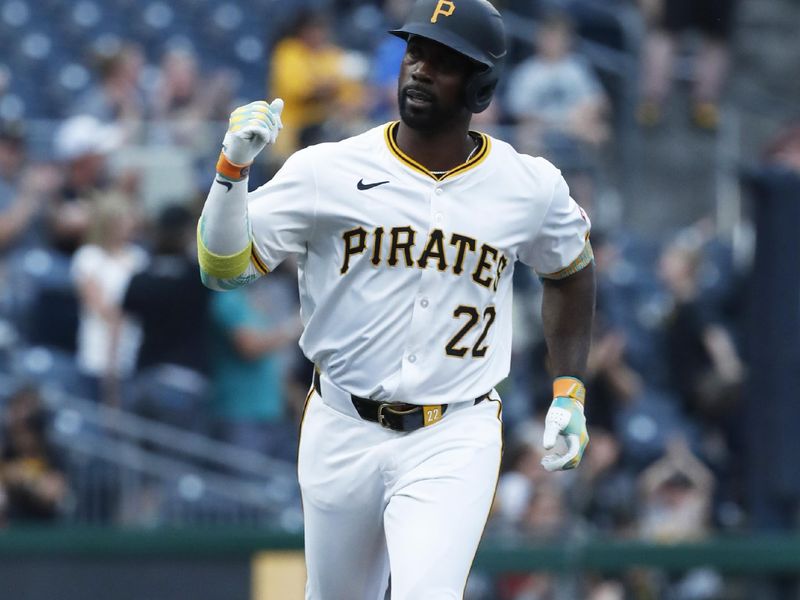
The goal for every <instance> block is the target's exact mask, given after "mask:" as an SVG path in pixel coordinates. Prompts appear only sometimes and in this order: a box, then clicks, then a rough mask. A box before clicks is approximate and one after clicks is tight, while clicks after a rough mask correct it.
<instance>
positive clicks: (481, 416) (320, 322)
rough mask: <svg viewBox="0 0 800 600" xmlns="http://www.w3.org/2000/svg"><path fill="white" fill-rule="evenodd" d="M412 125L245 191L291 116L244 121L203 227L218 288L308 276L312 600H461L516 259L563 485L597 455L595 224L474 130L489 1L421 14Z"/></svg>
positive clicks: (491, 440)
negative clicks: (541, 357) (539, 325)
mask: <svg viewBox="0 0 800 600" xmlns="http://www.w3.org/2000/svg"><path fill="white" fill-rule="evenodd" d="M391 33H393V34H394V35H397V36H400V37H401V38H404V39H405V40H407V49H406V53H405V56H404V58H403V61H402V65H401V72H400V78H399V83H398V102H399V110H400V116H401V118H400V121H399V122H393V123H387V124H385V125H381V126H379V127H376V128H374V129H372V130H370V131H367V132H366V133H363V134H361V135H358V136H356V137H353V138H350V139H347V140H344V141H341V142H338V143H332V144H320V145H317V146H312V147H309V148H306V149H304V150H301V151H299V152H297V153H295V154H294V155H292V156H291V157H290V158H289V159H288V160H287V161H286V163H285V164H284V165H283V167H282V168H281V169H280V171H279V172H278V173H277V174H276V175H275V177H274V178H273V179H272V180H271V181H270V182H268V183H267V184H266V185H264V186H262V187H260V188H258V189H257V190H255V191H253V192H250V193H248V184H247V173H248V166H249V165H250V164H251V163H252V161H253V159H254V158H255V157H256V155H257V154H258V153H259V152H260V151H261V150H262V148H264V146H265V145H266V144H270V143H273V142H274V141H275V139H276V137H277V136H278V134H279V132H280V129H281V127H282V125H281V119H280V114H281V109H282V108H283V102H282V101H281V100H280V99H276V100H274V101H273V102H272V103H270V104H267V103H266V102H253V103H252V104H248V105H247V106H243V107H240V108H238V109H236V110H235V111H234V112H233V114H232V116H231V119H230V127H229V129H228V132H227V134H226V135H225V139H224V141H223V146H222V153H221V154H220V157H219V161H218V163H217V174H216V177H215V180H214V183H213V184H212V186H211V190H210V192H209V194H208V198H207V200H206V204H205V207H204V209H203V214H202V217H201V219H200V223H199V226H198V247H199V253H200V264H201V270H202V277H203V281H204V282H205V283H206V284H207V285H208V286H210V287H212V288H214V289H217V290H225V289H230V288H232V287H236V286H240V285H244V284H246V283H248V282H249V281H252V280H253V279H255V278H257V277H260V276H263V275H266V274H268V273H269V272H270V271H271V270H272V269H275V268H276V267H277V266H278V264H279V263H280V262H281V261H283V260H284V259H285V258H287V257H288V256H293V257H294V258H295V259H296V261H297V264H298V274H299V286H300V301H301V317H302V320H303V323H304V325H305V330H304V333H303V335H302V337H301V339H300V346H301V348H302V349H303V351H304V353H305V355H306V356H307V357H308V358H309V360H311V361H312V362H313V363H314V364H315V365H316V370H315V373H314V378H313V385H312V386H311V390H310V392H309V396H308V400H307V403H306V409H305V412H304V416H303V421H302V424H301V441H300V448H299V457H298V474H299V481H300V487H301V491H302V498H303V509H304V519H305V550H306V565H307V571H308V581H307V585H306V598H307V599H313V600H320V599H321V600H362V599H364V600H380V599H382V598H383V597H384V594H385V592H386V589H387V586H388V581H389V575H390V573H391V594H392V598H393V599H394V600H445V599H455V598H461V597H462V595H463V590H464V586H465V583H466V580H467V575H468V573H469V570H470V567H471V564H472V560H473V558H474V555H475V552H476V549H477V547H478V542H479V540H480V538H481V535H482V532H483V528H484V525H485V523H486V519H487V517H488V514H489V510H490V507H491V504H492V498H493V496H494V491H495V487H496V483H497V477H498V469H499V466H500V456H501V452H502V424H501V404H500V398H499V397H498V395H497V393H496V391H495V390H494V387H495V385H496V384H497V383H498V382H499V381H501V380H502V379H503V378H504V377H505V376H506V375H507V373H508V371H509V363H510V353H511V298H512V279H513V277H512V276H513V272H514V269H515V268H516V264H517V261H519V262H521V263H523V264H524V265H526V266H528V267H532V268H533V269H535V271H536V272H537V273H538V274H539V276H540V277H541V278H542V280H543V282H544V284H543V285H544V301H543V307H542V314H543V321H544V331H545V337H546V341H547V344H548V349H549V360H550V365H551V368H552V371H553V373H554V375H555V380H554V382H553V396H554V399H553V403H552V406H551V408H550V410H549V411H548V413H547V417H546V429H545V434H544V440H543V443H544V447H545V448H547V449H553V448H554V447H555V446H556V442H557V439H559V438H562V439H563V440H564V441H565V442H566V444H562V452H561V453H558V452H555V451H554V452H553V453H551V454H549V455H548V456H546V457H545V459H544V460H543V464H544V467H545V468H546V469H548V470H559V469H569V468H573V467H575V466H577V465H578V463H579V462H580V460H581V456H582V454H583V451H584V449H585V448H586V444H587V442H588V436H587V434H586V424H585V419H584V416H583V402H584V394H585V391H584V386H583V384H582V383H581V379H580V378H581V376H582V374H583V371H584V368H585V362H586V355H587V352H588V347H589V336H590V329H591V322H592V315H593V307H594V271H593V257H592V251H591V247H590V246H589V243H588V234H589V228H590V225H589V220H588V219H587V217H586V215H585V214H584V213H583V211H582V210H581V209H580V208H579V207H578V206H577V204H576V203H575V202H574V201H573V200H572V199H571V198H570V195H569V190H568V188H567V185H566V183H565V182H564V179H563V178H562V176H561V174H560V173H559V171H558V170H557V169H556V168H555V167H553V166H552V165H551V164H550V163H548V162H547V161H545V160H543V159H541V158H533V157H530V156H525V155H520V154H518V153H517V152H516V151H515V150H514V149H513V148H512V147H511V146H509V145H508V144H506V143H504V142H502V141H499V140H496V139H493V138H491V137H490V136H488V135H486V134H483V133H479V132H476V131H471V130H470V129H469V124H470V119H471V116H472V114H473V113H477V112H480V111H482V110H484V109H485V108H486V107H487V106H488V105H489V102H490V101H491V98H492V94H493V91H494V89H495V86H496V85H497V81H498V77H499V71H500V66H501V63H502V60H503V57H504V56H505V54H506V49H505V42H504V32H503V23H502V20H501V17H500V15H499V13H498V12H497V11H496V10H495V9H494V8H493V7H492V6H491V4H489V2H487V1H485V0H419V1H418V2H417V3H416V4H415V5H414V7H413V8H412V10H411V13H410V16H409V18H408V21H407V22H406V24H405V25H404V26H403V27H402V28H401V29H398V30H395V31H392V32H391Z"/></svg>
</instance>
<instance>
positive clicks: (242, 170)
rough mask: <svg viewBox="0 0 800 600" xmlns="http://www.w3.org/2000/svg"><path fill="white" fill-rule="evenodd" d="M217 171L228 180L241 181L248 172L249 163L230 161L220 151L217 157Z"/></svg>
mask: <svg viewBox="0 0 800 600" xmlns="http://www.w3.org/2000/svg"><path fill="white" fill-rule="evenodd" d="M251 164H252V163H251ZM217 173H219V174H220V175H222V176H223V177H224V178H225V179H229V180H230V181H242V180H243V179H244V178H245V177H247V175H248V174H249V173H250V165H237V164H235V163H232V162H231V161H229V160H228V157H227V156H225V153H224V152H220V153H219V158H218V159H217Z"/></svg>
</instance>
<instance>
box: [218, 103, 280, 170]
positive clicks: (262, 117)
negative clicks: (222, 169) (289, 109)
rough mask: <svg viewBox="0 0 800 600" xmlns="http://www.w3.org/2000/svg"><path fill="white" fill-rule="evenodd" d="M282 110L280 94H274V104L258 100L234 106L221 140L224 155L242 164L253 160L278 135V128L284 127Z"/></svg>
mask: <svg viewBox="0 0 800 600" xmlns="http://www.w3.org/2000/svg"><path fill="white" fill-rule="evenodd" d="M282 110H283V100H281V99H280V98H275V100H273V101H272V103H271V104H267V103H266V102H265V101H263V100H259V101H257V102H251V103H250V104H246V105H244V106H240V107H239V108H237V109H236V110H234V111H233V112H232V113H231V118H230V121H229V122H228V132H227V133H226V134H225V139H224V140H223V141H222V153H223V154H224V155H225V158H227V159H228V161H230V162H231V163H233V164H234V165H239V166H245V165H249V164H250V163H252V162H253V160H254V159H255V157H256V156H258V153H259V152H261V151H262V150H263V149H264V146H266V145H267V144H274V143H275V140H277V139H278V132H279V131H280V130H281V129H283V123H281V111H282Z"/></svg>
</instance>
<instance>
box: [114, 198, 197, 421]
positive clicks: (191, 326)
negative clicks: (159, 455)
mask: <svg viewBox="0 0 800 600" xmlns="http://www.w3.org/2000/svg"><path fill="white" fill-rule="evenodd" d="M193 228H194V218H193V216H192V214H191V212H189V210H187V209H186V208H184V207H182V206H178V205H172V206H168V207H166V208H165V209H164V210H163V211H162V212H161V214H160V215H159V217H158V220H157V223H156V228H155V234H154V238H155V239H154V245H153V257H152V261H151V263H150V265H149V266H148V268H147V269H145V270H144V271H142V272H141V273H139V274H137V275H135V276H134V277H133V278H132V279H131V282H130V284H129V286H128V290H127V292H126V293H125V297H124V300H123V304H122V308H123V310H124V311H125V312H126V313H128V314H130V315H132V316H134V317H136V318H137V319H138V320H139V322H140V324H141V327H142V331H143V341H142V346H141V348H140V350H139V357H138V365H137V373H138V374H137V378H136V379H137V384H136V391H135V394H134V396H135V398H136V400H135V408H136V410H137V411H139V412H141V413H143V414H145V415H146V416H149V417H153V418H157V419H159V420H162V421H165V422H168V423H172V424H175V425H181V426H184V427H186V426H188V427H190V428H193V429H196V428H202V423H201V419H202V417H201V414H202V411H201V410H197V409H198V405H199V404H200V403H202V402H203V401H204V399H205V394H206V391H207V380H206V375H207V372H208V364H207V360H208V341H207V337H206V336H207V332H208V326H207V324H206V323H207V320H208V304H209V296H210V292H209V290H208V289H207V288H205V287H204V286H203V285H202V283H200V281H199V279H198V277H197V272H198V271H197V263H196V260H195V259H194V257H193V256H191V255H190V254H189V250H188V248H190V247H191V244H192V242H193V235H194V229H193Z"/></svg>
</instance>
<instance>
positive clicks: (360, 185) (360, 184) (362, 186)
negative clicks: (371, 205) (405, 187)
mask: <svg viewBox="0 0 800 600" xmlns="http://www.w3.org/2000/svg"><path fill="white" fill-rule="evenodd" d="M384 183H389V182H388V181H379V182H377V183H364V180H363V179H359V181H358V183H357V184H356V187H357V188H358V189H360V190H370V189H372V188H374V187H378V186H379V185H383V184H384Z"/></svg>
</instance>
